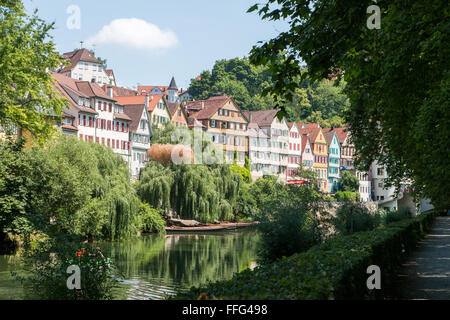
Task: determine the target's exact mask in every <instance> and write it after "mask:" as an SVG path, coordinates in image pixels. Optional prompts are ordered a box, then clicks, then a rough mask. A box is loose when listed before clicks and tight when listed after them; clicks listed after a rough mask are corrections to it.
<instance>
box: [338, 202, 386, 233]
mask: <svg viewBox="0 0 450 320" xmlns="http://www.w3.org/2000/svg"><path fill="white" fill-rule="evenodd" d="M381 219H382V218H381V216H380V215H379V214H378V212H377V213H375V214H371V213H370V212H369V210H368V209H367V208H366V207H365V206H363V205H362V204H360V203H353V202H346V203H343V204H342V206H341V207H340V208H339V209H338V210H337V213H336V218H335V219H333V220H334V221H333V222H334V226H335V228H336V230H337V231H338V232H339V233H341V234H352V233H355V232H361V231H369V230H373V229H375V228H376V227H378V226H379V225H380V224H381Z"/></svg>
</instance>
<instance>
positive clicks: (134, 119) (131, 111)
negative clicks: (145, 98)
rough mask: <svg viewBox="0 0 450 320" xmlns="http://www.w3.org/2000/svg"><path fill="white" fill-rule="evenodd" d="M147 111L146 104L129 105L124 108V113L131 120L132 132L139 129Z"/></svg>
mask: <svg viewBox="0 0 450 320" xmlns="http://www.w3.org/2000/svg"><path fill="white" fill-rule="evenodd" d="M144 110H145V104H129V105H124V106H123V112H125V113H126V114H127V115H128V117H130V119H131V123H130V130H131V132H136V130H137V129H138V128H139V123H140V121H141V117H142V114H143V112H144Z"/></svg>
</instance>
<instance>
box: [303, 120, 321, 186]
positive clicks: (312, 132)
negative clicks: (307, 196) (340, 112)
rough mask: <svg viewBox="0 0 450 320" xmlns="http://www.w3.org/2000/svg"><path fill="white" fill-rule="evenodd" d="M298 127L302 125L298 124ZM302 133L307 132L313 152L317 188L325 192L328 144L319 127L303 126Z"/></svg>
mask: <svg viewBox="0 0 450 320" xmlns="http://www.w3.org/2000/svg"><path fill="white" fill-rule="evenodd" d="M298 125H299V127H300V128H302V127H304V125H302V124H298ZM300 132H301V133H302V134H309V138H310V140H311V146H312V149H313V153H314V163H313V170H314V171H315V172H316V173H317V179H318V183H319V189H320V190H321V191H322V192H324V193H326V192H327V191H328V144H327V140H326V139H325V135H324V134H323V131H322V129H321V128H315V127H314V128H303V129H300Z"/></svg>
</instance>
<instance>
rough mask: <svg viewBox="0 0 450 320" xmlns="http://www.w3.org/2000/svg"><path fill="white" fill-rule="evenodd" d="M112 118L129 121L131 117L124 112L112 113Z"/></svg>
mask: <svg viewBox="0 0 450 320" xmlns="http://www.w3.org/2000/svg"><path fill="white" fill-rule="evenodd" d="M114 118H117V119H122V120H128V121H131V118H130V117H129V116H127V115H126V114H124V113H114Z"/></svg>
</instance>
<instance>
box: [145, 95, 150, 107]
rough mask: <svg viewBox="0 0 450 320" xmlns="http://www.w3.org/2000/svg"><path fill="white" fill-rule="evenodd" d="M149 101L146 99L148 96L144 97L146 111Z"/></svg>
mask: <svg viewBox="0 0 450 320" xmlns="http://www.w3.org/2000/svg"><path fill="white" fill-rule="evenodd" d="M149 104H150V103H149V99H148V94H146V95H145V108H147V109H148V105H149Z"/></svg>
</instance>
